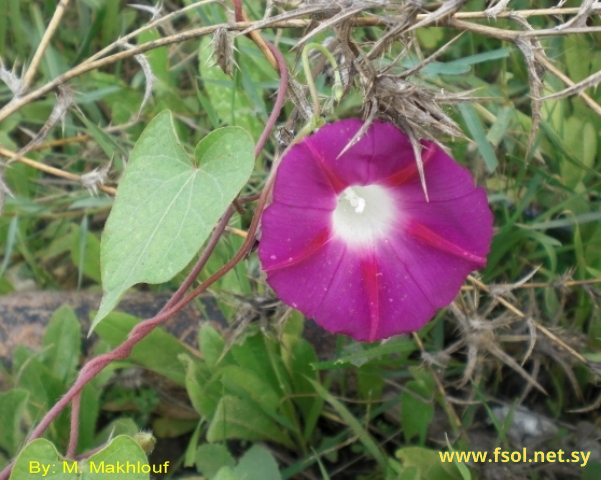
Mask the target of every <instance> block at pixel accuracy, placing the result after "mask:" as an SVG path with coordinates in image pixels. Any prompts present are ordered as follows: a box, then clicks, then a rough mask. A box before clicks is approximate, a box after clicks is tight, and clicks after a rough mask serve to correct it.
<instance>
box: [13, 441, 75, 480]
mask: <svg viewBox="0 0 601 480" xmlns="http://www.w3.org/2000/svg"><path fill="white" fill-rule="evenodd" d="M37 477H39V478H42V477H43V478H44V479H45V480H75V479H76V478H77V475H74V474H70V473H67V472H63V458H62V457H61V456H60V455H59V453H58V452H57V450H56V448H55V446H54V445H53V444H52V443H51V442H49V441H48V440H46V439H43V438H38V439H37V440H34V441H33V442H31V443H30V444H28V445H26V446H25V448H24V449H23V450H21V453H20V454H19V456H18V457H17V460H16V461H15V465H14V467H13V470H12V473H11V475H10V480H31V479H32V478H37Z"/></svg>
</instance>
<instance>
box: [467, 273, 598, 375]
mask: <svg viewBox="0 0 601 480" xmlns="http://www.w3.org/2000/svg"><path fill="white" fill-rule="evenodd" d="M467 278H468V279H469V280H470V282H472V283H473V284H474V285H476V287H478V288H479V289H480V290H482V291H484V292H486V293H490V288H489V287H488V286H486V285H485V284H484V283H482V282H481V281H480V280H478V279H477V278H474V277H473V276H472V275H469V276H468V277H467ZM495 298H496V299H497V300H498V302H499V303H500V304H502V305H503V306H504V307H505V308H507V309H508V310H509V311H511V312H512V313H514V314H515V315H517V316H518V317H520V318H524V319H526V318H528V316H527V315H526V314H525V313H524V312H522V311H521V310H520V309H519V308H517V307H516V306H514V305H513V304H512V303H511V302H509V301H507V300H505V299H504V298H503V297H501V296H496V297H495ZM534 324H535V326H536V329H537V330H539V331H540V332H541V333H543V335H545V336H546V337H547V338H549V340H551V341H552V342H554V343H555V344H557V345H559V346H560V347H561V348H563V349H564V350H566V351H567V352H568V353H569V354H570V355H572V356H573V357H574V358H575V359H576V360H578V361H579V362H581V363H583V364H584V365H586V366H587V367H590V365H589V362H588V360H587V359H586V358H584V357H583V356H582V355H580V354H579V353H578V352H577V351H576V350H574V349H573V348H572V347H570V346H569V345H568V344H566V343H565V342H564V341H563V340H562V339H561V338H559V337H558V336H557V335H555V334H554V333H553V332H551V331H550V330H548V329H547V328H545V327H544V326H543V325H541V324H540V323H538V322H537V321H534Z"/></svg>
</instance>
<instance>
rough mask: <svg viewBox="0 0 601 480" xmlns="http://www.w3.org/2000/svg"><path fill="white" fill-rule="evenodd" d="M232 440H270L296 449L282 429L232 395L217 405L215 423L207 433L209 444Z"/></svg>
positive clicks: (250, 405)
mask: <svg viewBox="0 0 601 480" xmlns="http://www.w3.org/2000/svg"><path fill="white" fill-rule="evenodd" d="M230 438H237V439H240V440H268V441H270V442H276V443H281V444H282V445H285V446H286V447H288V448H294V445H293V444H292V442H291V441H290V438H288V436H287V435H286V434H285V433H284V432H283V431H282V429H281V427H280V426H279V425H277V424H276V423H275V422H274V421H273V420H271V419H270V418H269V417H267V416H266V415H265V414H264V413H263V412H261V411H260V410H258V409H257V408H255V407H253V406H252V404H250V403H249V402H246V401H244V400H241V399H239V398H236V397H232V396H230V395H224V396H223V397H222V398H221V400H220V401H219V405H217V410H216V412H215V416H214V417H213V421H212V422H211V425H210V426H209V430H208V431H207V440H208V441H209V442H218V441H223V440H227V439H230Z"/></svg>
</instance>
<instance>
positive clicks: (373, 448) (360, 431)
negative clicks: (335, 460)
mask: <svg viewBox="0 0 601 480" xmlns="http://www.w3.org/2000/svg"><path fill="white" fill-rule="evenodd" d="M310 382H311V384H312V385H313V388H314V389H315V391H316V392H317V394H318V395H319V396H320V397H321V398H323V399H324V400H325V401H326V402H328V403H329V404H330V405H331V406H332V407H333V408H334V410H336V412H337V413H338V415H340V416H341V417H342V419H343V420H344V422H345V424H346V425H348V426H349V428H350V429H351V430H352V431H353V433H354V434H355V435H356V436H357V438H359V441H360V442H361V443H362V444H363V446H364V447H365V449H366V450H367V451H368V452H369V453H370V455H371V456H372V457H373V458H374V460H376V461H377V462H378V464H379V465H380V468H381V469H382V471H383V472H386V471H387V470H388V462H387V461H386V457H385V456H384V454H383V453H382V450H380V447H379V446H378V444H377V443H376V442H375V441H374V439H373V438H371V436H370V435H369V433H368V432H366V431H365V429H364V428H363V425H361V423H360V422H359V420H357V419H356V418H355V417H354V416H353V414H352V413H351V412H350V411H349V410H348V409H347V408H346V407H345V406H344V405H343V404H342V402H340V401H339V400H337V399H336V398H334V396H333V395H331V394H330V392H328V391H327V390H326V389H325V388H324V387H322V386H321V385H320V384H319V382H314V381H313V380H310Z"/></svg>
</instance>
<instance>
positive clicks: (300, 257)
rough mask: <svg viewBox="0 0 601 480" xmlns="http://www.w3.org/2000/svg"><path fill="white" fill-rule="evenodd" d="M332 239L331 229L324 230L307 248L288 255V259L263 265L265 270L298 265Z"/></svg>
mask: <svg viewBox="0 0 601 480" xmlns="http://www.w3.org/2000/svg"><path fill="white" fill-rule="evenodd" d="M331 239H332V233H331V232H330V230H329V229H328V230H323V231H322V232H320V233H319V234H318V235H317V236H316V237H315V239H314V240H313V241H312V242H311V243H309V244H308V245H307V246H306V247H305V248H303V249H302V250H299V251H298V252H297V253H296V254H295V255H294V256H292V257H290V256H289V257H288V258H287V259H285V260H283V261H281V262H278V263H274V264H272V265H263V270H264V271H265V272H267V273H269V272H272V271H274V270H281V269H282V268H287V267H291V266H292V265H297V264H299V263H301V262H303V261H304V260H306V259H308V258H309V257H311V256H312V255H315V254H316V253H317V252H318V251H319V250H320V249H321V248H322V247H324V246H325V245H326V244H327V243H328V242H329V241H330V240H331Z"/></svg>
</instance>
